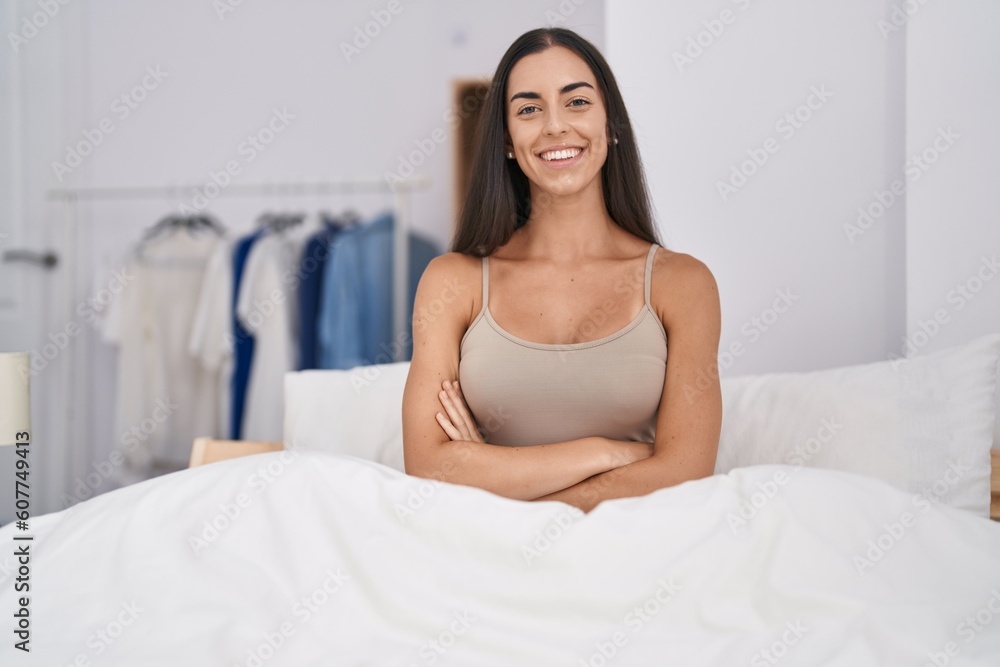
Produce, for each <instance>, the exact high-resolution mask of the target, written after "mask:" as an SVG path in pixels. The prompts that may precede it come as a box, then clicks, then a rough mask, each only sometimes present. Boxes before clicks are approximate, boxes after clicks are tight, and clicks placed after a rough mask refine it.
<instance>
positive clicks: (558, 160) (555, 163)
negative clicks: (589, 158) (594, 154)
mask: <svg viewBox="0 0 1000 667" xmlns="http://www.w3.org/2000/svg"><path fill="white" fill-rule="evenodd" d="M586 152H587V149H586V148H584V147H582V146H566V147H564V148H559V149H556V150H552V149H549V150H546V151H543V152H541V153H539V154H538V159H539V161H540V162H541V163H542V164H544V165H545V166H546V167H549V168H551V169H565V168H567V167H572V166H573V165H575V164H576V163H578V162H579V161H580V160H581V159H583V158H582V156H583V155H584V154H585V153H586ZM546 158H549V159H546Z"/></svg>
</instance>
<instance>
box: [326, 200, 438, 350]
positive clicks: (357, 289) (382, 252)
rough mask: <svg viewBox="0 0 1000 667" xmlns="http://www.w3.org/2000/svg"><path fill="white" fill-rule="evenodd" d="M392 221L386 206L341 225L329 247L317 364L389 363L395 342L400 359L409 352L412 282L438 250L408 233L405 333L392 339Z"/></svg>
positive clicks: (424, 240) (411, 339)
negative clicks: (354, 223)
mask: <svg viewBox="0 0 1000 667" xmlns="http://www.w3.org/2000/svg"><path fill="white" fill-rule="evenodd" d="M393 227H394V216H393V214H392V212H385V213H383V214H381V215H379V216H378V217H376V218H375V219H374V220H373V221H372V222H369V223H367V224H362V225H358V226H356V227H351V228H348V229H346V230H344V232H343V233H342V234H341V236H340V237H339V238H338V240H337V243H336V244H335V246H334V247H333V249H332V252H331V254H330V259H329V260H328V264H327V266H326V267H325V271H324V279H323V289H322V295H321V301H320V314H319V344H320V354H319V365H320V368H327V369H348V368H353V367H355V366H365V365H370V364H376V363H389V362H391V361H393V351H394V350H395V348H396V347H400V348H402V354H401V357H400V359H401V360H403V361H405V360H408V359H409V358H410V357H411V354H412V349H413V316H412V313H413V301H414V299H415V298H416V293H417V284H418V283H419V282H420V277H421V276H422V275H423V273H424V269H426V268H427V265H428V264H430V261H431V260H432V259H434V257H436V256H437V255H439V254H440V251H439V249H438V248H437V246H436V245H435V244H434V243H432V242H431V241H429V240H427V239H425V238H423V237H421V236H420V235H418V234H415V233H413V232H409V233H408V239H409V243H408V246H409V253H408V257H409V271H408V272H407V273H408V290H407V297H406V299H407V303H406V306H405V312H406V316H405V327H404V332H405V334H406V339H405V340H396V338H397V334H396V332H395V331H394V330H393V322H392V313H393V262H392V259H393V248H394V245H395V244H394V230H393Z"/></svg>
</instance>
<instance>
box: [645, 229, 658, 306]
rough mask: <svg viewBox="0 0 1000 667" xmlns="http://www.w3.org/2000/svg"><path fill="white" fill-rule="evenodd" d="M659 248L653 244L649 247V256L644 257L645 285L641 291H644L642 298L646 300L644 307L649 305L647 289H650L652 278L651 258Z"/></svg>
mask: <svg viewBox="0 0 1000 667" xmlns="http://www.w3.org/2000/svg"><path fill="white" fill-rule="evenodd" d="M659 247H660V246H659V245H657V244H656V243H654V244H653V245H651V246H650V247H649V254H648V255H647V256H646V278H645V280H646V283H645V286H644V287H643V289H644V292H643V295H644V296H643V298H644V299H645V300H646V305H647V306H649V305H650V303H649V291H650V289H649V288H650V285H651V284H652V277H653V258H654V257H655V256H656V249H657V248H659Z"/></svg>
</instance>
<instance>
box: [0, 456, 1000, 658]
mask: <svg viewBox="0 0 1000 667" xmlns="http://www.w3.org/2000/svg"><path fill="white" fill-rule="evenodd" d="M933 500H934V499H933V497H930V499H928V498H921V497H916V496H909V495H907V494H905V493H903V492H901V491H898V490H896V489H894V488H893V487H890V486H889V485H888V484H886V483H884V482H881V481H878V480H875V479H870V478H867V477H861V476H858V475H855V474H852V473H844V472H834V471H830V470H819V469H810V468H800V467H796V466H789V465H765V466H755V467H750V468H742V469H737V470H734V471H732V472H730V473H729V474H727V475H717V476H715V477H711V478H708V479H703V480H696V481H692V482H687V483H685V484H681V485H679V486H676V487H672V488H667V489H662V490H660V491H657V492H655V493H652V494H650V495H648V496H645V497H641V498H627V499H620V500H614V501H608V502H605V503H603V504H601V505H600V506H599V507H598V508H597V509H595V510H594V511H592V512H591V513H589V514H586V515H584V514H582V513H579V512H576V511H575V510H574V509H573V508H571V507H570V506H568V505H565V504H562V503H556V502H546V503H529V502H520V501H515V500H510V499H507V498H502V497H500V496H496V495H493V494H491V493H488V492H486V491H483V490H480V489H475V488H471V487H465V486H459V485H452V484H440V483H436V482H431V481H428V480H422V479H419V478H415V477H411V476H407V475H404V474H402V473H400V472H398V471H395V470H392V469H390V468H388V467H386V466H382V465H380V464H377V463H372V462H368V461H364V460H361V459H357V458H353V457H349V456H344V455H334V454H327V453H320V452H309V451H302V452H281V453H274V454H265V455H259V456H251V457H244V458H240V459H235V460H231V461H226V462H222V463H215V464H211V465H206V466H202V467H198V468H194V469H191V470H184V471H180V472H177V473H174V474H171V475H167V476H164V477H159V478H155V479H151V480H148V481H146V482H143V483H140V484H136V485H134V486H130V487H125V488H122V489H119V490H116V491H112V492H110V493H107V494H104V495H101V496H98V497H96V498H93V499H91V500H89V501H86V502H84V503H81V504H79V505H77V506H75V507H73V508H70V509H68V510H65V511H62V512H58V513H53V514H48V515H44V516H41V517H36V518H34V519H33V520H32V521H31V524H30V526H29V530H28V531H26V532H22V531H17V530H15V526H13V525H7V526H5V527H4V528H3V529H0V545H2V548H3V554H4V556H0V564H2V565H3V566H4V567H3V569H0V577H3V581H2V583H0V610H2V615H3V618H4V619H5V620H4V632H3V640H2V646H0V664H3V665H5V666H9V665H20V664H31V665H46V666H53V667H54V666H57V665H58V666H62V665H71V664H73V665H76V664H79V665H89V664H95V665H122V666H128V667H151V666H156V665H171V666H177V665H185V666H190V667H194V666H198V665H206V666H208V665H211V666H212V667H218V666H220V665H225V666H235V665H242V666H251V667H253V666H258V667H259V666H262V665H313V664H316V665H318V664H323V665H378V666H383V665H399V666H402V667H410V666H414V665H417V666H422V665H432V664H433V665H462V666H465V667H469V666H472V667H484V666H491V665H497V666H500V665H503V666H504V667H510V666H522V665H540V666H545V667H552V666H555V665H567V666H572V667H577V666H578V665H593V666H595V667H599V666H602V665H609V666H615V665H642V666H646V665H685V666H691V665H725V666H729V665H751V666H752V667H755V666H764V665H768V666H769V665H774V664H785V665H790V666H792V665H794V666H796V667H802V666H808V665H824V666H830V665H845V666H849V667H864V666H866V665H872V666H875V665H878V666H880V667H884V666H886V665H892V666H896V665H925V664H926V665H945V664H947V665H995V664H1000V658H998V656H1000V525H997V524H994V523H991V522H990V521H988V520H986V519H983V518H980V517H977V516H974V515H972V514H970V513H967V512H963V511H961V510H956V509H953V508H949V507H946V506H942V505H939V504H937V503H936V502H933ZM213 524H214V526H213ZM15 534H16V535H23V534H34V535H35V540H34V542H32V543H31V548H30V554H31V555H30V561H29V563H30V586H31V590H30V602H29V609H30V614H31V616H30V619H31V620H30V633H31V635H30V636H31V642H30V647H31V653H30V657H29V654H24V653H22V652H21V651H18V650H15V649H14V648H13V644H14V642H15V641H16V640H17V638H16V636H14V635H13V634H12V632H11V631H10V629H9V628H10V626H11V625H12V620H11V619H12V613H13V611H14V610H15V608H16V607H17V606H18V598H19V597H20V596H22V595H24V593H16V592H15V590H14V588H15V578H16V576H17V574H16V572H14V571H12V570H11V569H10V568H11V565H12V558H11V556H10V554H11V552H12V551H13V547H12V546H11V545H15V544H22V543H20V542H15V541H14V540H13V537H14V536H15Z"/></svg>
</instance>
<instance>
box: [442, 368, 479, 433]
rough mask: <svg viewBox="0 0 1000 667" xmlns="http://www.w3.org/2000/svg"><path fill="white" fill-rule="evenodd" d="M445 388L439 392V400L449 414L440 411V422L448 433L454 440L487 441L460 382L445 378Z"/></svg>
mask: <svg viewBox="0 0 1000 667" xmlns="http://www.w3.org/2000/svg"><path fill="white" fill-rule="evenodd" d="M441 386H442V387H443V390H442V391H440V392H438V400H440V401H441V404H442V405H443V406H444V409H445V410H446V411H447V415H445V414H442V413H440V412H438V413H437V414H436V415H435V416H436V417H437V421H438V424H440V425H441V428H443V429H444V432H445V433H447V434H448V437H449V438H451V439H452V440H469V441H472V442H485V441H484V440H483V436H482V434H480V432H479V427H478V426H477V425H476V420H475V419H474V418H473V417H472V412H471V411H470V410H469V407H468V406H467V405H466V404H465V397H464V396H462V390H461V388H460V387H459V386H458V382H449V381H448V380H445V381H444V382H442V383H441Z"/></svg>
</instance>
